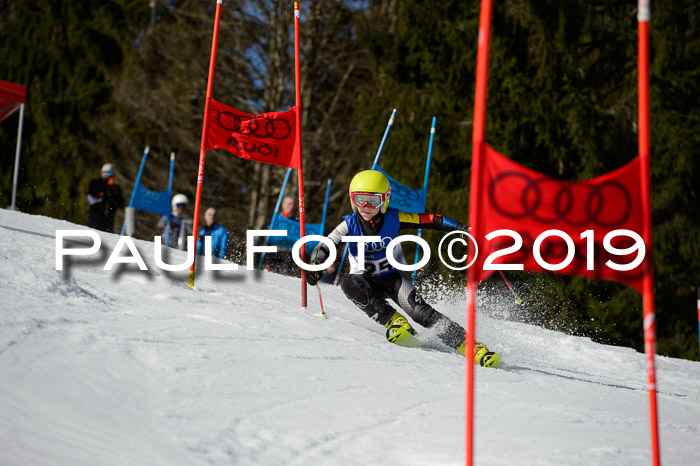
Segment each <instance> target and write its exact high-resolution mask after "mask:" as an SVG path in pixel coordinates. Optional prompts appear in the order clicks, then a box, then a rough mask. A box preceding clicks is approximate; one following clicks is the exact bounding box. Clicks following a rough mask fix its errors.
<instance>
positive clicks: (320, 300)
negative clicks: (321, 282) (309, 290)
mask: <svg viewBox="0 0 700 466" xmlns="http://www.w3.org/2000/svg"><path fill="white" fill-rule="evenodd" d="M316 289H317V290H318V301H319V302H320V303H321V317H328V315H327V314H326V311H324V310H323V298H322V297H321V287H320V286H318V283H316Z"/></svg>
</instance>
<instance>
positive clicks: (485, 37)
mask: <svg viewBox="0 0 700 466" xmlns="http://www.w3.org/2000/svg"><path fill="white" fill-rule="evenodd" d="M491 11H492V1H491V0H482V1H481V16H480V18H479V49H478V53H477V59H476V89H475V96H474V129H473V132H472V167H471V168H472V174H471V187H470V191H471V194H470V196H469V225H471V226H472V228H473V229H474V235H475V237H476V238H477V241H478V239H479V238H481V237H482V235H481V231H480V229H481V227H480V225H481V222H479V221H478V205H479V199H480V197H481V195H480V193H481V159H482V157H483V153H484V135H485V128H486V90H487V88H488V70H489V43H490V40H491ZM469 251H470V252H469V255H470V256H472V257H474V255H475V254H476V250H475V249H474V247H473V246H472V245H471V243H470V244H469ZM476 280H477V273H476V269H475V268H474V267H471V268H469V269H467V329H466V333H467V334H466V345H465V346H466V350H465V354H464V357H465V360H466V362H465V363H466V366H467V367H466V379H467V380H466V409H467V412H466V418H465V421H466V439H465V440H466V464H467V466H471V465H472V464H473V461H474V361H473V352H474V329H475V327H476V325H475V319H476V287H477V281H476Z"/></svg>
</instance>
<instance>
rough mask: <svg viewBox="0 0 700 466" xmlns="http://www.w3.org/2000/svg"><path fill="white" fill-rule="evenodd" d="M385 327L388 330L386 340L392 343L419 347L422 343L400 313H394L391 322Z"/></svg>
mask: <svg viewBox="0 0 700 466" xmlns="http://www.w3.org/2000/svg"><path fill="white" fill-rule="evenodd" d="M384 327H386V328H387V330H386V339H387V340H389V341H390V342H391V343H395V344H397V345H400V346H419V345H420V343H419V342H418V340H417V339H416V338H415V335H416V331H415V330H414V329H413V327H411V324H409V323H408V321H407V320H406V318H405V317H404V316H402V315H401V314H400V313H398V312H394V315H393V316H391V319H389V322H387V323H386V324H385V325H384Z"/></svg>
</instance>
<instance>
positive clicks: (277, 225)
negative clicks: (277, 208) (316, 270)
mask: <svg viewBox="0 0 700 466" xmlns="http://www.w3.org/2000/svg"><path fill="white" fill-rule="evenodd" d="M272 225H273V226H272V229H273V230H287V236H268V238H267V244H268V245H274V246H282V247H283V248H287V249H292V247H293V246H294V243H296V242H297V240H298V239H299V230H300V226H299V222H298V221H297V220H291V219H288V218H285V217H283V216H282V215H280V214H279V213H277V212H275V213H274V215H273V218H272ZM305 231H306V235H307V236H308V235H323V225H322V224H320V223H307V224H306V230H305ZM317 244H318V241H309V242H308V243H306V253H307V254H311V251H312V250H313V248H315V247H316V245H317Z"/></svg>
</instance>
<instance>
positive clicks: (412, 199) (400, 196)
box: [375, 166, 428, 214]
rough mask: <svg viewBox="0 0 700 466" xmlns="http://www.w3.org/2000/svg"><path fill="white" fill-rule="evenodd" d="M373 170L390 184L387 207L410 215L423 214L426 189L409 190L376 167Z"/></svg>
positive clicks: (426, 194) (426, 195)
mask: <svg viewBox="0 0 700 466" xmlns="http://www.w3.org/2000/svg"><path fill="white" fill-rule="evenodd" d="M375 170H378V171H380V172H382V173H384V174H385V175H386V177H387V178H389V182H390V183H391V198H390V199H389V207H393V208H394V209H399V210H403V211H404V212H409V213H412V214H421V213H423V212H425V201H426V198H427V197H428V190H427V189H426V188H422V189H413V188H409V187H408V186H405V185H403V184H401V183H399V182H398V181H396V180H395V179H393V178H392V177H390V176H389V175H388V174H387V172H385V171H384V170H382V169H381V168H379V166H377V167H376V168H375Z"/></svg>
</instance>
